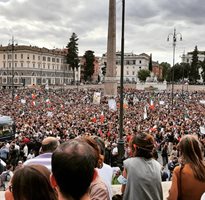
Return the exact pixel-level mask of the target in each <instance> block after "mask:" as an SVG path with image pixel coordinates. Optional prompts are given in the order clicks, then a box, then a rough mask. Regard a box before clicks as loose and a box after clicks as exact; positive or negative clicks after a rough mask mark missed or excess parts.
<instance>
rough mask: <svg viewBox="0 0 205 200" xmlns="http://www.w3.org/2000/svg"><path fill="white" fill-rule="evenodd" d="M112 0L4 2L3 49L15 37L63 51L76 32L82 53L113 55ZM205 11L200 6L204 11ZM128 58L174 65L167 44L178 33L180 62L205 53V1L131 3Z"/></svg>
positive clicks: (0, 2) (0, 16)
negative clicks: (186, 54)
mask: <svg viewBox="0 0 205 200" xmlns="http://www.w3.org/2000/svg"><path fill="white" fill-rule="evenodd" d="M108 4H109V0H86V1H85V0H58V1H56V0H10V1H9V0H0V21H1V24H0V34H1V38H0V43H2V44H3V45H6V44H8V41H9V39H10V38H11V35H14V37H15V38H16V40H18V43H19V44H32V45H37V46H40V47H43V46H45V47H48V48H53V47H54V46H55V47H58V48H62V47H65V46H66V45H67V42H68V41H69V38H70V36H71V34H72V33H73V32H75V33H76V34H77V35H78V37H79V52H80V55H83V54H84V52H85V51H86V50H88V49H91V50H93V51H94V52H95V55H98V56H99V55H102V53H105V52H106V50H107V30H108V27H107V26H108ZM199 5H200V6H199ZM125 6H126V7H125V8H126V12H125V14H126V17H125V52H126V51H127V52H134V53H136V54H140V53H143V52H144V53H147V54H150V53H152V55H153V60H155V61H159V62H163V61H168V62H169V63H170V64H172V50H173V48H172V43H171V42H170V43H168V42H167V41H166V39H167V36H168V34H169V33H170V32H173V29H174V27H175V28H176V29H177V31H179V32H180V33H181V34H182V36H183V41H182V42H177V47H176V62H179V61H180V55H181V54H182V53H183V52H184V51H185V52H187V51H192V50H193V49H194V47H195V45H197V46H198V49H199V50H205V38H204V35H205V29H204V23H205V21H204V17H205V12H204V11H205V4H204V2H203V0H195V1H191V0H181V1H178V0H172V1H169V0H157V1H154V0H143V1H136V0H127V1H126V5H125ZM116 10H117V42H116V43H117V50H120V49H121V47H120V43H121V0H117V6H116Z"/></svg>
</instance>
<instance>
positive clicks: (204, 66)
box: [200, 58, 205, 83]
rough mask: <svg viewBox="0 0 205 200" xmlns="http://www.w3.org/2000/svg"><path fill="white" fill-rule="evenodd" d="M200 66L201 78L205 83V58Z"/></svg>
mask: <svg viewBox="0 0 205 200" xmlns="http://www.w3.org/2000/svg"><path fill="white" fill-rule="evenodd" d="M200 64H201V68H202V72H201V76H202V79H203V82H204V83H205V58H204V60H203V61H202V62H201V63H200Z"/></svg>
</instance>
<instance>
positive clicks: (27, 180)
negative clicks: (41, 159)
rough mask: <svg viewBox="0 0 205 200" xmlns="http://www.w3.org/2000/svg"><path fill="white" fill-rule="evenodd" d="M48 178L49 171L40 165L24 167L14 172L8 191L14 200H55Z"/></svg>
mask: <svg viewBox="0 0 205 200" xmlns="http://www.w3.org/2000/svg"><path fill="white" fill-rule="evenodd" d="M49 177H50V171H49V170H48V169H47V168H46V167H44V166H42V165H28V166H24V167H22V168H19V169H18V170H16V172H15V173H14V175H13V177H12V179H11V182H10V186H9V187H8V189H9V190H10V192H12V195H13V198H14V199H15V200H33V199H44V200H57V196H56V193H55V191H54V190H53V188H52V187H51V185H50V181H49ZM7 196H8V194H7ZM6 200H7V198H6Z"/></svg>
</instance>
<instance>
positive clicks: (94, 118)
mask: <svg viewBox="0 0 205 200" xmlns="http://www.w3.org/2000/svg"><path fill="white" fill-rule="evenodd" d="M96 121H97V119H96V117H95V115H94V116H93V118H92V122H93V123H96Z"/></svg>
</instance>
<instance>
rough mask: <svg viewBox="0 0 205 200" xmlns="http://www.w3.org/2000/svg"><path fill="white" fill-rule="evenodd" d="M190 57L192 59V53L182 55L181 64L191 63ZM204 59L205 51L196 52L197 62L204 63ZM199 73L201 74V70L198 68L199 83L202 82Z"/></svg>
mask: <svg viewBox="0 0 205 200" xmlns="http://www.w3.org/2000/svg"><path fill="white" fill-rule="evenodd" d="M192 57H193V51H192V52H188V53H187V54H185V53H184V54H183V55H182V57H181V58H182V63H189V64H191V63H192ZM204 59H205V51H198V60H199V61H204ZM201 72H202V68H201V67H200V68H199V75H200V80H199V81H200V82H203V79H202V76H201Z"/></svg>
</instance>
